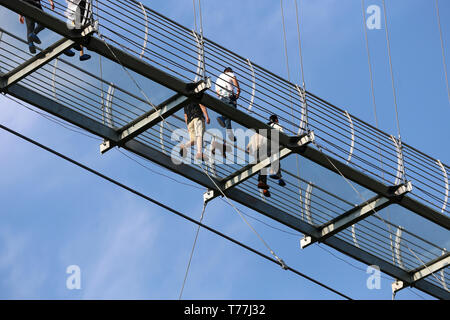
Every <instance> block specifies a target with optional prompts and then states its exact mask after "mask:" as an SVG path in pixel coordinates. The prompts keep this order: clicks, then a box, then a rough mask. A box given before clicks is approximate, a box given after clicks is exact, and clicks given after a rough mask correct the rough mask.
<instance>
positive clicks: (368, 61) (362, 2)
mask: <svg viewBox="0 0 450 320" xmlns="http://www.w3.org/2000/svg"><path fill="white" fill-rule="evenodd" d="M361 5H362V13H363V29H364V39H365V43H366V51H367V64H368V66H369V74H370V88H371V90H370V91H371V95H372V103H373V113H374V117H375V127H376V128H377V129H379V125H378V115H377V103H376V99H375V86H374V80H373V71H372V61H371V56H370V48H369V38H368V36H367V26H366V5H365V1H364V0H361ZM378 152H379V155H380V166H381V176H382V179H383V180H384V171H383V154H382V152H381V146H380V142H379V139H378ZM386 211H387V213H388V219H389V221H391V217H390V210H389V207H388V208H386ZM387 226H388V231H389V238H390V244H391V247H392V246H393V232H392V230H391V226H390V225H389V224H388V225H387ZM392 254H393V253H392Z"/></svg>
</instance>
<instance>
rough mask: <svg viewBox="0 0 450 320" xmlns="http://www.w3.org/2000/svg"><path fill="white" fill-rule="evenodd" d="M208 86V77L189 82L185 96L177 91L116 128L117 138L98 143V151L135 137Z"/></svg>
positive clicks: (122, 143) (104, 150) (175, 110)
mask: <svg viewBox="0 0 450 320" xmlns="http://www.w3.org/2000/svg"><path fill="white" fill-rule="evenodd" d="M209 88H211V81H210V80H209V79H208V80H207V81H206V82H205V81H203V80H202V81H199V82H197V83H195V84H194V83H193V84H191V85H190V86H189V89H190V92H189V93H187V95H186V96H185V95H181V94H178V93H177V94H175V95H174V96H172V97H170V98H169V99H168V100H166V101H164V102H163V103H161V104H160V105H159V106H157V107H156V109H152V110H150V111H148V112H147V113H145V114H143V115H142V116H140V117H138V118H136V119H135V120H133V121H131V122H130V123H128V124H127V125H125V126H124V127H123V128H121V129H120V130H118V132H117V133H118V136H119V138H118V140H117V141H111V140H105V141H104V142H103V143H102V144H101V145H100V152H101V153H105V152H107V151H109V150H111V149H112V148H113V147H115V146H122V145H124V144H125V143H126V142H128V141H130V140H132V139H134V138H136V137H137V136H138V135H140V134H141V133H143V132H145V131H146V130H148V129H150V128H151V127H153V126H154V125H155V124H157V123H158V122H160V121H163V120H164V119H165V118H167V117H169V116H171V115H172V114H174V113H175V112H177V111H179V110H180V109H182V108H183V107H184V106H185V105H186V104H188V103H189V102H190V101H191V100H192V97H194V96H199V95H201V94H202V93H203V92H204V91H205V90H207V89H209Z"/></svg>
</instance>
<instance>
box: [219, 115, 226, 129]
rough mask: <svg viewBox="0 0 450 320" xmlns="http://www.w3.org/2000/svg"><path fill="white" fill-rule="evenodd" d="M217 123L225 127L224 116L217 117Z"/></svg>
mask: <svg viewBox="0 0 450 320" xmlns="http://www.w3.org/2000/svg"><path fill="white" fill-rule="evenodd" d="M217 123H218V124H219V125H220V126H221V127H222V128H225V123H224V122H223V119H222V117H217Z"/></svg>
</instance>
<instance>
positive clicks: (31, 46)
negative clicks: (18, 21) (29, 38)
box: [28, 42, 36, 54]
mask: <svg viewBox="0 0 450 320" xmlns="http://www.w3.org/2000/svg"><path fill="white" fill-rule="evenodd" d="M28 49H29V50H30V53H31V54H35V53H36V47H35V46H34V43H33V42H30V43H29V44H28Z"/></svg>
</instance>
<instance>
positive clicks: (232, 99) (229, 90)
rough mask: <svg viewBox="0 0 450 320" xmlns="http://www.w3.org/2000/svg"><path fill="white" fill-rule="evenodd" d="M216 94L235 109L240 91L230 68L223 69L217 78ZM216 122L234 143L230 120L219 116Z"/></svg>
mask: <svg viewBox="0 0 450 320" xmlns="http://www.w3.org/2000/svg"><path fill="white" fill-rule="evenodd" d="M216 93H217V96H218V97H219V99H220V100H222V101H223V102H224V103H226V104H228V105H230V106H232V107H234V108H237V99H239V95H240V93H241V90H240V88H239V82H238V81H237V79H236V76H235V74H234V73H233V70H232V69H231V68H230V67H227V68H225V70H224V71H223V73H222V74H221V75H220V76H219V77H218V78H217V80H216ZM217 122H218V123H219V124H220V126H221V127H222V128H226V129H227V131H228V137H229V138H230V139H232V140H233V141H236V138H235V137H234V134H233V133H232V131H231V119H229V118H227V117H224V116H219V117H217Z"/></svg>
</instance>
